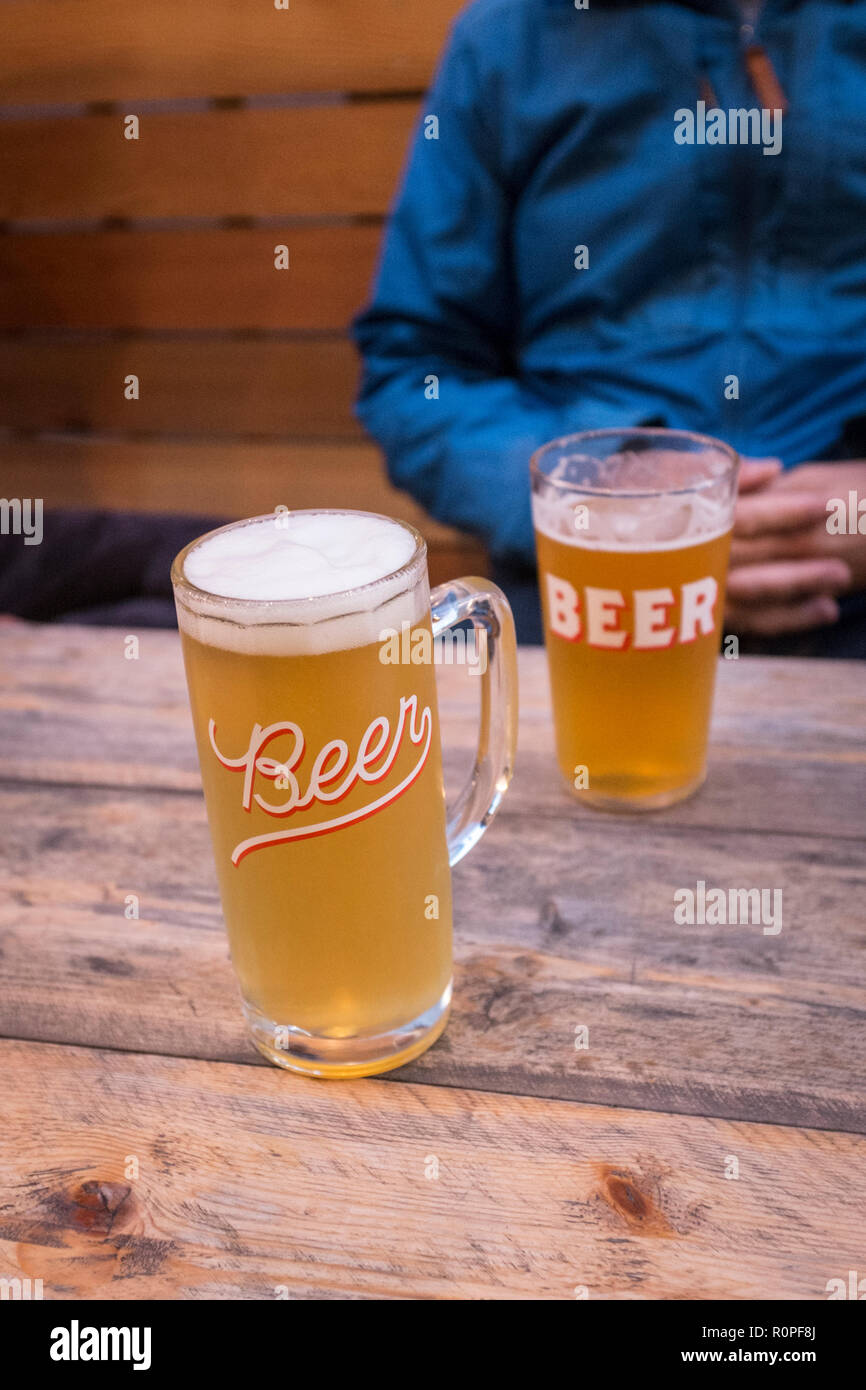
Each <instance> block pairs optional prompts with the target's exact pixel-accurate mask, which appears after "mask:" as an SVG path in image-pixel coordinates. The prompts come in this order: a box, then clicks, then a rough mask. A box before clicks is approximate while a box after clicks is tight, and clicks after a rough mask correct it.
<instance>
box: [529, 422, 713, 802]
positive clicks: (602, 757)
mask: <svg viewBox="0 0 866 1390" xmlns="http://www.w3.org/2000/svg"><path fill="white" fill-rule="evenodd" d="M738 467H739V460H738V458H737V455H736V454H735V452H734V451H733V449H730V448H728V446H727V445H725V444H721V443H719V441H718V440H715V439H710V438H707V437H705V436H703V435H698V434H687V433H685V432H683V431H679V430H651V429H631V430H610V429H606V430H592V431H589V432H586V433H583V434H575V435H571V436H569V437H567V438H563V439H556V440H554V441H553V442H552V443H550V444H546V445H545V446H544V447H543V448H541V449H539V450H538V451H537V453H535V454H534V455H533V458H532V464H531V475H532V511H533V522H534V526H535V536H536V545H537V550H538V570H539V583H540V586H541V604H542V613H543V620H544V638H545V644H546V647H547V656H548V665H549V670H550V683H551V694H552V699H553V713H554V723H555V730H556V749H557V759H558V762H559V767H560V770H561V772H562V775H563V777H564V778H565V781H566V785H567V786H568V788H569V790H570V791H571V792H572V793H573V794H574V795H576V796H577V797H578V798H579V799H581V800H584V801H586V802H588V803H589V804H590V805H593V806H598V807H601V808H603V809H611V810H623V811H637V810H650V809H654V808H659V807H663V806H670V805H671V804H673V803H674V802H676V801H680V800H681V799H683V798H684V797H687V796H689V795H690V794H691V793H692V792H694V791H695V790H696V789H697V788H698V787H699V786H700V785H701V783H702V782H703V780H704V778H705V776H706V757H707V740H708V734H709V722H710V713H711V707H712V699H713V686H714V683H715V674H716V663H717V658H718V653H719V647H720V641H721V628H720V624H721V621H722V614H723V611H724V601H725V575H726V570H727V564H728V551H729V548H730V539H731V528H732V526H733V517H734V503H735V500H736V494H737V471H738Z"/></svg>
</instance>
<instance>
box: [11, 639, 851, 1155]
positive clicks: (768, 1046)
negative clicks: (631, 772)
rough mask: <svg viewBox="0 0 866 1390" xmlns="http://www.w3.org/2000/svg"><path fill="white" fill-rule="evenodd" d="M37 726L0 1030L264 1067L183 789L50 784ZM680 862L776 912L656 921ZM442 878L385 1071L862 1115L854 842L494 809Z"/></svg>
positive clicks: (828, 1122)
mask: <svg viewBox="0 0 866 1390" xmlns="http://www.w3.org/2000/svg"><path fill="white" fill-rule="evenodd" d="M120 659H121V658H120V657H119V656H118V660H120ZM145 660H146V647H144V648H143V655H142V664H143V663H144V661H145ZM128 664H129V663H128ZM145 671H146V667H145ZM140 679H141V677H140V676H138V677H136V676H135V675H130V677H129V682H130V697H129V700H128V702H127V710H129V708H130V707H132V708H133V709H135V708H136V680H138V681H139V682H140ZM139 698H140V692H139ZM127 717H128V718H129V715H127ZM131 723H132V721H131V720H130V724H131ZM43 727H44V726H43ZM46 732H47V731H46ZM50 742H51V746H52V748H54V749H55V769H56V777H57V785H56V786H55V787H54V788H49V787H41V788H40V787H28V786H26V784H19V785H15V784H5V785H2V784H0V814H2V818H3V822H4V824H6V825H7V827H8V829H7V831H6V833H5V835H4V843H3V847H2V855H0V946H2V952H3V956H2V960H0V979H2V982H3V989H2V994H3V1000H4V1004H3V1018H2V1025H0V1031H2V1034H3V1035H4V1036H12V1037H19V1038H27V1039H31V1040H34V1041H45V1042H58V1043H59V1042H70V1043H77V1044H82V1045H87V1046H92V1047H105V1048H113V1049H117V1050H119V1051H126V1050H129V1049H134V1050H142V1051H148V1052H153V1053H159V1054H165V1055H174V1056H190V1057H199V1058H206V1059H211V1060H222V1061H232V1062H246V1063H249V1064H251V1065H256V1064H258V1065H266V1063H265V1062H264V1061H263V1059H262V1058H261V1057H260V1056H259V1054H258V1053H257V1052H255V1051H254V1050H253V1048H252V1044H251V1043H250V1042H249V1040H248V1038H247V1036H246V1032H245V1029H244V1025H243V1022H242V1019H241V1014H240V1009H239V1005H238V1001H237V990H236V986H235V984H234V980H233V977H232V972H231V966H230V963H229V958H228V947H227V943H226V939H225V934H224V931H223V929H222V921H221V914H220V907H219V899H218V894H217V888H216V880H215V873H214V869H213V863H212V857H211V849H210V841H209V838H208V834H207V826H206V821H205V814H204V806H203V804H202V803H201V800H200V798H198V797H192V796H187V795H177V794H170V793H159V794H154V793H146V792H142V791H141V790H140V789H130V790H127V791H118V790H101V789H98V788H82V787H65V786H63V785H62V779H63V777H64V775H65V767H64V765H63V755H62V752H58V751H56V750H58V749H60V748H61V747H62V745H61V743H60V740H59V739H58V738H57V735H56V731H55V730H53V729H52V730H51V739H50ZM136 770H137V769H136V767H135V764H134V763H131V765H130V769H129V775H130V778H131V779H132V778H134V777H135V774H136ZM575 866H576V867H575ZM698 879H703V880H704V881H705V882H706V883H707V884H708V885H710V886H719V887H724V888H726V889H727V888H729V887H740V886H743V885H756V886H762V887H766V886H769V887H775V888H779V889H781V891H782V895H783V924H782V930H781V932H780V933H779V934H778V935H777V936H765V935H763V934H762V931H761V928H760V927H759V926H757V927H756V926H745V925H744V926H729V927H724V928H719V927H712V926H696V927H683V926H681V925H678V924H676V923H675V922H674V916H673V910H674V900H673V895H674V892H675V890H676V889H677V888H678V887H682V886H686V887H688V886H691V887H692V888H694V886H695V883H696V881H697V880H698ZM454 886H455V936H456V941H455V956H456V962H457V973H456V992H455V1006H454V1012H453V1015H452V1019H451V1022H450V1023H449V1026H448V1029H447V1032H446V1034H445V1036H444V1037H443V1039H442V1040H441V1041H440V1042H439V1043H437V1044H436V1045H435V1047H433V1048H432V1049H431V1050H430V1051H429V1052H427V1053H426V1054H425V1055H424V1056H423V1057H422V1058H421V1059H419V1061H418V1062H416V1063H414V1064H413V1065H412V1066H410V1067H407V1068H404V1069H403V1070H402V1071H401V1072H399V1073H394V1076H393V1078H392V1079H394V1080H397V1081H402V1080H407V1079H416V1080H417V1079H423V1080H426V1081H430V1082H432V1083H435V1084H439V1085H448V1086H470V1087H473V1088H476V1089H479V1090H487V1091H497V1092H502V1093H506V1094H512V1093H519V1094H524V1095H539V1096H546V1097H555V1098H558V1099H567V1100H579V1101H582V1102H591V1103H595V1104H605V1105H620V1106H627V1107H634V1108H640V1109H648V1110H665V1111H670V1112H674V1113H679V1114H692V1115H695V1114H698V1115H712V1116H723V1117H726V1118H729V1119H749V1120H756V1121H757V1120H760V1121H765V1122H769V1123H779V1124H794V1125H811V1126H816V1127H821V1128H830V1129H835V1130H840V1131H841V1130H848V1131H854V1132H861V1133H862V1132H866V1030H864V1028H863V1015H864V1011H866V982H864V979H863V972H862V968H860V967H859V966H858V961H859V960H860V957H861V952H862V946H863V927H862V916H861V914H860V912H859V907H858V901H859V900H862V894H863V892H864V888H866V868H864V856H863V851H862V845H859V844H852V843H851V842H850V841H844V842H840V843H839V844H838V845H835V844H833V843H832V842H828V843H826V844H824V845H822V847H821V852H820V854H816V853H815V852H814V850H813V848H812V842H811V841H810V840H809V839H808V838H806V837H792V836H776V835H772V834H767V835H764V836H762V837H761V839H760V842H758V843H754V842H750V841H749V840H748V839H747V838H746V837H744V836H741V835H737V834H736V833H735V832H729V833H728V834H727V835H723V834H721V833H720V832H716V834H715V835H714V836H712V837H708V836H707V835H706V834H705V833H704V832H701V831H698V832H689V831H686V830H682V829H677V830H664V829H656V828H654V827H647V828H645V829H644V830H643V831H642V832H641V833H640V834H639V835H637V834H636V833H635V832H634V831H633V830H628V829H627V828H626V827H624V826H622V825H613V826H610V827H606V826H601V825H599V824H598V823H592V824H588V823H586V822H581V821H580V820H579V819H577V818H574V819H573V820H572V821H567V820H565V819H564V818H563V819H561V820H559V821H557V822H555V823H554V824H551V823H550V822H549V821H542V822H536V823H531V822H529V821H528V819H527V818H526V816H522V815H521V816H515V815H513V814H511V815H509V814H508V813H507V812H504V813H503V814H502V816H501V817H500V819H499V820H498V821H497V823H496V825H495V826H494V827H493V829H492V830H491V831H490V832H489V833H488V835H487V836H486V837H485V839H484V841H483V843H482V844H481V845H480V846H478V848H477V849H476V850H475V851H473V853H472V855H470V856H469V857H468V858H467V859H466V860H465V862H464V863H462V864H461V865H460V866H459V867H458V868H457V869H456V870H455V882H454ZM129 894H135V895H136V898H137V900H138V911H139V913H140V917H139V919H134V920H127V919H126V917H125V915H124V913H125V908H126V904H127V898H128V895H129ZM579 1026H585V1027H586V1028H588V1030H589V1047H588V1049H586V1050H581V1051H579V1052H578V1051H576V1050H575V1029H576V1028H577V1027H579Z"/></svg>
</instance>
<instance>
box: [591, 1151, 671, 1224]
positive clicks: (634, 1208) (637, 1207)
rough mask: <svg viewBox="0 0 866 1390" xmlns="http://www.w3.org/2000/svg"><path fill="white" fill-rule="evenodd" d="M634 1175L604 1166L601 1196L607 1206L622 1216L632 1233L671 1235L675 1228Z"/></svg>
mask: <svg viewBox="0 0 866 1390" xmlns="http://www.w3.org/2000/svg"><path fill="white" fill-rule="evenodd" d="M639 1182H640V1180H639V1179H638V1178H636V1177H635V1175H634V1174H633V1173H629V1172H627V1171H624V1170H622V1169H618V1168H609V1167H607V1166H603V1167H602V1169H601V1195H602V1197H603V1198H604V1200H605V1201H606V1202H607V1204H608V1206H609V1207H610V1208H611V1209H612V1210H613V1211H615V1212H616V1213H617V1215H618V1216H621V1217H623V1219H624V1220H625V1222H626V1224H627V1225H628V1226H629V1227H630V1229H631V1230H633V1231H636V1232H640V1234H641V1235H651V1236H672V1235H675V1234H676V1233H675V1231H674V1230H673V1229H672V1227H671V1225H670V1223H669V1222H668V1220H667V1218H666V1216H665V1215H664V1213H663V1212H662V1211H661V1209H660V1207H659V1206H658V1204H657V1203H656V1202H655V1201H654V1200H653V1198H652V1197H650V1196H649V1194H648V1193H647V1192H646V1191H645V1190H644V1189H643V1188H641V1187H640V1185H639Z"/></svg>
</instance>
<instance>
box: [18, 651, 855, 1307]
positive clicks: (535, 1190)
mask: <svg viewBox="0 0 866 1390" xmlns="http://www.w3.org/2000/svg"><path fill="white" fill-rule="evenodd" d="M124 636H125V634H124V633H123V632H121V631H116V630H101V631H97V630H87V629H77V628H73V627H65V628H64V627H55V628H48V627H45V628H39V627H31V626H27V625H23V624H22V625H7V626H4V627H2V628H0V680H2V684H0V820H2V827H3V831H2V847H0V848H2V858H3V867H2V880H0V890H2V896H0V929H2V933H0V951H2V954H0V1000H2V1020H0V1032H2V1036H3V1040H2V1041H0V1053H2V1056H0V1068H2V1072H0V1075H2V1081H0V1089H2V1096H3V1100H2V1109H3V1115H4V1118H3V1125H2V1133H0V1151H2V1173H0V1204H2V1219H0V1275H6V1276H7V1277H8V1276H12V1275H16V1274H17V1275H21V1276H30V1277H31V1278H32V1279H36V1278H41V1279H42V1280H43V1284H44V1291H45V1296H46V1297H51V1296H54V1297H81V1298H96V1297H109V1298H119V1299H129V1298H153V1297H172V1298H184V1297H196V1298H208V1297H213V1298H230V1297H231V1298H236V1297H246V1298H273V1297H279V1296H289V1297H305V1296H312V1297H317V1296H318V1297H334V1296H337V1297H346V1296H361V1297H390V1296H396V1297H403V1296H413V1297H424V1298H447V1297H455V1296H456V1297H463V1298H466V1297H471V1298H474V1297H486V1298H489V1297H503V1296H509V1297H527V1298H567V1299H570V1298H574V1297H575V1296H578V1297H580V1296H589V1297H590V1298H596V1299H597V1298H709V1297H721V1298H741V1297H757V1298H773V1297H781V1298H804V1299H816V1298H817V1299H820V1298H825V1297H826V1292H825V1289H826V1284H827V1281H828V1280H829V1279H831V1278H835V1277H841V1278H847V1274H848V1270H849V1269H857V1270H858V1271H859V1272H860V1274H861V1275H864V1274H866V1243H864V1238H863V1220H862V1216H861V1212H862V1205H863V1199H864V1197H866V1177H864V1170H866V1144H864V1141H863V1139H862V1137H861V1136H862V1134H863V1132H864V1129H866V1105H864V1075H866V1066H864V1060H866V1057H864V1054H866V1036H864V1027H863V1019H864V1013H863V1010H864V971H863V960H864V950H863V948H864V944H866V937H864V926H863V921H864V908H863V904H864V899H866V863H864V849H863V839H864V816H863V810H864V763H866V749H864V727H866V681H864V675H866V672H864V668H863V667H862V666H861V665H859V664H856V663H853V662H851V663H839V662H830V663H819V662H805V661H780V660H777V661H759V660H748V659H744V660H740V661H738V662H722V663H721V670H720V672H719V693H718V701H717V714H716V718H715V724H714V741H713V751H712V766H711V771H710V778H709V782H708V784H707V786H706V787H705V788H704V789H703V790H702V791H701V793H700V794H699V795H698V796H697V797H695V798H694V799H693V800H691V801H689V802H686V803H685V804H683V805H680V806H678V807H675V808H673V809H671V810H670V811H667V812H664V813H657V814H655V815H652V816H649V817H646V818H638V819H631V818H627V817H613V816H604V815H598V814H593V813H591V812H589V811H587V810H584V809H581V808H578V807H576V806H575V805H573V804H572V803H571V802H570V800H569V799H568V798H567V796H566V794H565V792H564V791H562V790H561V788H560V786H559V783H558V779H557V775H556V773H555V770H554V765H553V760H552V753H551V727H550V717H549V709H548V695H547V688H546V674H545V669H544V660H543V656H542V653H541V652H540V651H538V650H535V649H526V650H524V651H523V652H522V653H521V682H522V713H521V747H520V757H519V761H518V772H517V776H516V778H515V781H514V785H513V788H512V791H511V793H510V795H509V797H508V798H507V799H506V802H505V807H504V810H503V811H502V813H501V815H500V817H499V819H498V820H497V822H496V823H495V825H494V826H493V828H492V829H491V831H490V832H489V833H488V835H487V836H486V838H485V839H484V841H483V842H482V843H481V845H480V846H479V847H478V848H477V849H476V850H475V851H474V852H473V853H472V854H471V855H470V856H469V857H468V858H467V859H466V860H465V861H464V862H463V863H462V864H461V865H460V866H459V868H458V869H457V870H456V871H455V890H456V894H455V896H456V932H457V940H456V953H457V978H456V1007H455V1011H454V1015H453V1019H452V1022H451V1024H450V1026H449V1028H448V1031H447V1033H446V1034H445V1036H444V1038H443V1039H442V1040H441V1041H440V1042H439V1043H438V1044H437V1045H436V1046H435V1047H434V1048H433V1049H432V1050H431V1051H430V1052H428V1053H427V1054H426V1055H425V1056H424V1057H423V1058H422V1059H420V1060H419V1061H418V1062H416V1063H414V1064H413V1065H412V1066H410V1067H407V1068H405V1069H404V1070H403V1071H401V1072H398V1073H393V1074H392V1075H391V1076H389V1077H386V1078H379V1079H374V1080H365V1081H357V1082H343V1083H340V1082H327V1083H326V1082H317V1081H312V1080H308V1079H306V1078H301V1077H297V1076H294V1075H291V1074H288V1073H284V1072H280V1071H278V1070H276V1069H275V1068H272V1067H269V1066H267V1065H266V1064H265V1063H264V1062H263V1060H262V1059H261V1058H260V1057H259V1055H258V1054H257V1053H256V1052H255V1051H254V1050H253V1048H252V1046H251V1044H250V1043H249V1042H248V1040H247V1038H246V1036H245V1032H244V1027H243V1025H242V1021H241V1014H240V1009H239V1007H238V1000H237V995H236V991H235V986H234V982H233V977H232V973H231V969H230V965H229V959H228V952H227V947H226V941H225V937H224V933H223V927H222V922H221V918H220V906H219V900H218V897H217V889H216V882H215V875H214V869H213V864H212V860H211V851H210V844H209V841H208V836H207V830H206V824H205V814H204V806H203V803H202V799H201V795H200V790H199V776H198V770H197V765H196V760H195V753H194V748H193V740H192V731H191V726H190V721H189V716H188V713H187V707H186V697H185V691H184V685H183V676H182V671H181V662H180V654H179V649H178V644H177V639H176V637H175V636H174V634H170V633H157V632H143V633H140V634H139V638H140V654H139V659H138V660H127V659H125V657H124ZM440 674H441V675H442V676H443V681H442V690H443V724H444V729H445V737H446V740H447V742H448V746H449V749H450V750H451V751H449V753H448V756H447V768H448V775H449V779H450V780H452V781H455V782H456V780H458V779H459V778H460V775H461V773H462V771H463V769H464V767H465V766H466V764H467V763H468V758H469V749H470V746H471V745H472V744H473V743H474V737H475V735H474V717H475V709H474V704H475V699H476V698H477V692H476V690H475V686H474V683H473V682H472V681H470V680H469V679H468V678H467V677H466V675H465V673H464V672H460V671H453V670H452V671H450V672H449V671H443V672H441V673H440ZM697 880H704V881H705V882H706V883H707V885H708V886H721V887H724V888H728V887H743V886H747V887H751V886H755V887H767V888H781V889H782V890H783V895H784V897H783V903H784V908H783V929H782V931H781V933H780V934H779V935H778V936H770V935H765V934H763V932H762V931H761V928H760V927H755V926H733V927H732V926H727V927H711V926H695V927H684V926H677V925H675V924H674V920H673V893H674V891H675V890H676V889H677V888H678V887H689V886H691V887H692V888H694V886H695V884H696V882H697ZM133 895H134V896H133ZM136 903H137V908H138V913H139V915H138V917H137V918H136V917H134V916H130V915H127V914H129V913H131V912H132V911H133V909H134V907H135V904H136ZM581 1026H586V1027H588V1029H589V1048H588V1049H584V1050H578V1049H577V1048H576V1046H575V1042H576V1031H575V1030H576V1029H578V1028H580V1027H581ZM737 1168H738V1176H733V1174H734V1173H735V1171H736V1170H737ZM437 1171H438V1176H435V1174H436V1172H437ZM575 1291H577V1293H576V1292H575ZM582 1291H584V1292H583V1293H582Z"/></svg>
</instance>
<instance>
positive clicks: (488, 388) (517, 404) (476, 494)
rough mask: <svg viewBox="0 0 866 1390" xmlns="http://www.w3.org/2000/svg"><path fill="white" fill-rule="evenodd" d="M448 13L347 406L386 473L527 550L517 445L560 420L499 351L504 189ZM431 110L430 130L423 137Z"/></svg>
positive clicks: (468, 64) (505, 287)
mask: <svg viewBox="0 0 866 1390" xmlns="http://www.w3.org/2000/svg"><path fill="white" fill-rule="evenodd" d="M484 108H485V91H484V82H483V79H482V78H481V77H480V75H479V72H478V67H477V55H476V54H475V52H474V50H473V48H472V46H471V43H470V41H469V39H468V38H467V37H466V36H465V34H464V30H463V25H462V22H458V25H457V28H456V29H455V31H454V34H453V36H452V39H451V42H450V44H449V45H448V48H447V50H446V53H445V56H444V58H443V60H442V63H441V65H440V69H439V73H438V76H437V78H436V81H435V83H434V85H433V88H432V90H431V92H430V94H429V96H428V98H427V100H426V102H425V103H424V106H423V110H422V116H421V120H420V123H419V126H418V129H417V131H416V135H415V139H414V144H413V148H412V152H411V156H410V159H409V164H408V167H407V170H406V174H405V178H404V182H403V186H402V189H401V192H400V194H399V197H398V200H397V203H396V206H395V208H394V211H393V216H392V219H391V222H390V225H389V227H388V229H387V232H386V235H385V240H384V248H383V254H382V261H381V266H380V269H379V273H378V277H377V281H376V284H375V287H374V291H373V295H372V300H371V303H370V305H369V307H368V308H367V309H366V311H365V312H364V313H363V314H361V315H360V316H359V318H358V319H357V320H356V323H355V325H354V334H355V340H356V342H357V344H358V346H359V348H360V350H361V353H362V356H363V359H364V372H363V378H362V385H361V392H360V398H359V402H358V414H359V416H360V419H361V420H362V422H363V423H364V425H365V426H366V427H367V429H368V430H369V432H370V433H371V434H372V435H373V437H374V438H375V439H376V440H377V441H378V442H379V444H380V445H381V446H382V448H383V449H384V452H385V455H386V458H387V461H388V468H389V473H390V476H391V479H392V481H393V482H394V483H395V484H396V485H397V486H398V487H402V488H405V489H406V490H407V491H409V492H411V493H412V494H413V495H414V496H415V497H416V498H417V499H418V500H419V501H420V502H421V503H422V504H423V505H424V506H425V507H426V508H427V509H428V511H430V512H431V513H432V514H433V515H434V516H435V517H438V518H439V519H440V520H441V521H444V522H447V523H449V524H451V525H454V526H458V527H462V528H464V529H466V530H470V531H473V532H475V533H476V534H477V535H479V536H481V537H482V539H483V540H484V541H485V542H486V543H487V545H488V546H489V548H490V549H491V551H492V552H493V553H494V554H496V555H499V556H508V557H512V558H520V559H523V560H526V561H531V560H532V558H533V542H532V527H531V521H530V508H529V457H530V454H531V453H532V451H533V449H535V448H537V447H538V446H539V445H540V444H543V443H545V442H546V441H547V440H549V439H551V438H554V437H555V436H556V435H557V434H559V433H562V432H563V420H562V418H561V414H560V411H559V410H558V408H555V407H554V406H552V405H550V404H548V403H547V402H545V401H544V400H543V399H541V398H540V397H539V396H537V395H535V394H534V393H532V392H531V391H530V390H528V389H527V388H526V387H525V386H524V385H522V384H521V383H520V381H519V379H518V376H517V368H516V365H515V362H514V359H513V356H512V342H513V334H514V328H515V323H516V318H517V304H516V296H515V292H514V287H513V285H512V282H511V275H510V253H509V237H510V206H509V193H508V189H507V186H506V183H505V180H504V178H503V175H502V172H501V170H499V169H498V168H497V139H496V132H495V130H494V129H492V128H491V126H490V124H489V123H488V118H487V117H486V115H485V109H484ZM428 116H435V117H436V119H437V120H438V139H427V138H425V130H428V129H429V128H430V123H429V122H428V121H427V120H426V118H427V117H428Z"/></svg>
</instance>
